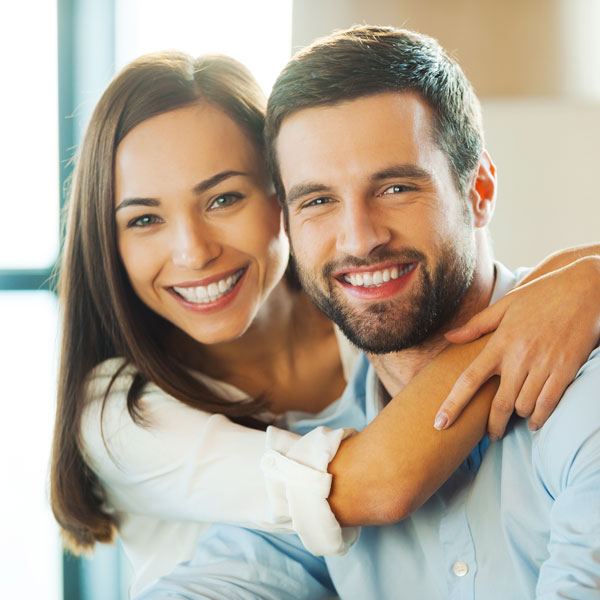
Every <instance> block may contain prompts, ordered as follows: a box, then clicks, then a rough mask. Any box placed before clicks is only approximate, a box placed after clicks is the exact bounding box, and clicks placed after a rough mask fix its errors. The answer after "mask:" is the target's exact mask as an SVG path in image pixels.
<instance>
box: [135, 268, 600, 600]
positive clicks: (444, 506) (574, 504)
mask: <svg viewBox="0 0 600 600" xmlns="http://www.w3.org/2000/svg"><path fill="white" fill-rule="evenodd" d="M515 281H516V278H515V276H513V275H512V274H510V273H509V272H508V271H506V269H504V268H503V267H502V266H498V265H497V278H496V286H495V291H494V297H493V298H492V300H495V299H497V298H498V297H500V296H501V295H503V294H504V293H505V292H506V291H507V290H508V289H509V288H510V287H512V285H513V284H514V282H515ZM384 397H385V395H384V394H383V392H382V388H381V384H380V382H379V380H378V378H377V376H376V373H375V371H374V369H373V367H372V366H371V365H370V364H369V362H368V360H367V359H366V357H364V356H363V357H361V359H360V361H359V364H358V365H357V369H356V371H355V373H354V376H353V378H352V381H351V382H350V384H349V385H348V388H347V389H346V392H345V393H344V395H343V396H342V398H341V399H340V400H339V401H338V402H337V403H335V404H334V405H332V406H331V407H329V408H328V409H327V410H326V411H325V412H324V413H321V414H320V415H318V417H316V418H314V417H313V418H304V419H303V418H301V416H300V415H295V422H294V423H293V426H292V428H293V429H294V430H295V431H297V432H299V433H304V432H305V431H307V430H309V429H312V428H314V427H316V426H318V425H327V426H329V427H341V426H344V427H355V428H356V429H361V428H363V427H364V426H365V425H366V424H367V423H369V422H370V421H371V420H372V419H373V418H374V417H375V416H376V415H377V414H378V412H379V411H380V410H381V408H382V407H383V402H384V400H383V399H384ZM240 502H243V497H240ZM336 594H337V595H339V597H340V598H341V599H342V600H380V599H381V600H387V599H390V600H391V599H394V600H395V599H402V598H406V599H407V600H419V599H423V600H437V599H439V600H468V599H478V600H494V599H498V600H520V599H528V598H540V599H542V598H543V599H550V598H553V599H554V598H572V599H578V600H587V599H599V598H600V350H599V349H596V350H595V351H594V352H593V353H592V354H591V355H590V358H589V360H588V362H587V363H586V364H585V365H584V366H583V367H582V368H581V369H580V371H579V373H578V374H577V377H576V378H575V380H574V381H573V383H572V384H571V385H570V387H569V388H568V389H567V391H566V392H565V394H564V396H563V399H562V401H561V403H560V405H559V407H558V408H557V409H556V410H555V412H554V414H553V415H552V417H551V418H550V419H549V420H548V422H547V423H546V425H545V426H544V427H543V428H542V429H541V430H540V431H539V432H536V433H531V432H530V431H529V429H528V427H527V423H526V422H525V421H524V420H520V419H513V420H512V421H511V422H510V424H509V426H508V428H507V431H506V434H505V436H504V438H503V439H502V441H501V442H497V443H494V444H489V443H488V440H487V438H484V439H483V440H482V441H481V442H480V443H479V445H478V446H477V447H476V448H475V449H474V450H473V452H471V454H470V455H469V457H468V458H467V459H466V460H465V462H464V463H463V464H462V465H461V466H460V467H459V468H458V469H457V471H456V472H455V473H454V474H453V475H452V476H451V477H450V479H449V480H448V481H447V482H446V483H445V484H444V485H443V486H442V487H441V488H440V490H438V492H436V494H434V495H433V496H432V497H431V498H430V499H429V500H428V501H427V502H426V503H425V504H424V505H423V506H422V507H421V508H420V509H419V510H417V511H416V512H415V513H414V514H413V515H412V516H410V517H408V518H407V519H405V520H403V521H401V522H399V523H397V524H394V525H388V526H385V527H363V529H362V532H361V536H360V538H359V540H358V541H357V542H356V544H355V545H354V546H353V547H352V548H351V549H350V551H349V552H348V554H346V555H345V556H343V557H332V558H319V557H314V556H312V555H311V554H309V553H308V552H307V551H306V550H304V548H303V547H302V545H301V544H300V542H299V540H298V539H297V538H296V537H295V536H292V535H287V536H286V535H269V534H265V533H261V532H256V531H250V530H247V529H242V528H238V527H232V526H226V525H215V526H213V527H212V528H211V530H209V533H208V534H207V535H206V536H205V537H204V538H203V539H202V540H201V542H200V544H199V545H198V548H197V552H196V555H195V556H194V558H193V559H192V561H190V562H189V563H185V564H183V565H180V566H179V567H177V569H176V570H175V571H174V572H173V573H172V574H171V575H169V576H167V577H164V578H162V579H160V580H159V581H158V582H157V583H155V584H154V585H152V586H150V587H149V588H147V589H146V591H145V592H144V593H142V595H141V596H140V597H139V600H163V599H165V600H166V599H167V598H170V599H172V598H186V599H190V600H191V599H193V600H199V599H201V598H202V599H215V600H216V599H219V600H223V599H239V600H242V599H243V600H249V599H251V598H252V599H253V598H263V599H269V600H271V599H272V600H315V599H319V598H331V597H335V596H336Z"/></svg>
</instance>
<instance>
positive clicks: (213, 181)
mask: <svg viewBox="0 0 600 600" xmlns="http://www.w3.org/2000/svg"><path fill="white" fill-rule="evenodd" d="M239 175H241V176H245V177H247V176H248V173H244V172H243V171H222V172H221V173H217V174H216V175H213V176H212V177H209V178H208V179H205V180H204V181H201V182H200V183H197V184H196V185H195V186H194V187H193V188H192V191H193V192H194V193H195V194H201V193H202V192H205V191H206V190H209V189H210V188H211V187H214V186H215V185H217V184H219V183H221V182H222V181H225V180H226V179H229V178H230V177H236V176H239Z"/></svg>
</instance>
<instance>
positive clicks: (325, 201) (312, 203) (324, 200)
mask: <svg viewBox="0 0 600 600" xmlns="http://www.w3.org/2000/svg"><path fill="white" fill-rule="evenodd" d="M331 201H332V200H331V198H325V197H321V198H314V199H313V200H309V201H308V202H307V203H306V204H304V205H303V206H302V208H310V207H311V206H321V205H322V204H329V203H330V202H331Z"/></svg>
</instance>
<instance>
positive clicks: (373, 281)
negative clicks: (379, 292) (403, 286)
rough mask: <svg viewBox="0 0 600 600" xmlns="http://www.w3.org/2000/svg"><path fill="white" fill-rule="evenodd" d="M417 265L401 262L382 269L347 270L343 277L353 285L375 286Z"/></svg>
mask: <svg viewBox="0 0 600 600" xmlns="http://www.w3.org/2000/svg"><path fill="white" fill-rule="evenodd" d="M417 265H418V263H417V262H413V263H409V264H406V263H401V264H397V265H394V266H392V267H385V268H384V269H371V270H368V271H363V270H361V271H356V270H354V271H348V272H347V273H344V275H343V278H344V281H345V282H346V283H349V284H350V285H352V286H355V287H377V286H380V285H383V284H384V283H388V282H389V281H393V280H394V279H398V278H399V277H402V276H403V275H406V274H407V273H410V271H412V270H413V269H415V268H416V266H417Z"/></svg>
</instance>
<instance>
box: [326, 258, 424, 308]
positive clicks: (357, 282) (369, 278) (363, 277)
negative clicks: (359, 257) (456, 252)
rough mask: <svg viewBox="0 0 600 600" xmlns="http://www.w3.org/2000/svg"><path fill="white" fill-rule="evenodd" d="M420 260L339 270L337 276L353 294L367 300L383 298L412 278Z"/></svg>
mask: <svg viewBox="0 0 600 600" xmlns="http://www.w3.org/2000/svg"><path fill="white" fill-rule="evenodd" d="M418 266H419V263H418V262H410V263H388V264H386V265H377V266H376V267H375V268H374V267H365V268H362V269H352V270H347V271H343V272H341V273H340V272H338V274H337V275H336V276H335V278H336V280H337V281H338V282H339V283H340V284H341V286H342V287H343V288H344V289H345V290H347V291H348V292H349V293H350V294H351V295H352V296H355V297H357V298H361V299H367V300H382V299H386V298H390V297H391V296H394V295H395V294H397V293H398V292H400V291H401V290H402V289H403V288H404V287H405V286H406V284H407V283H408V281H409V280H410V279H411V278H412V274H413V273H414V272H415V271H416V269H417V267H418Z"/></svg>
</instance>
